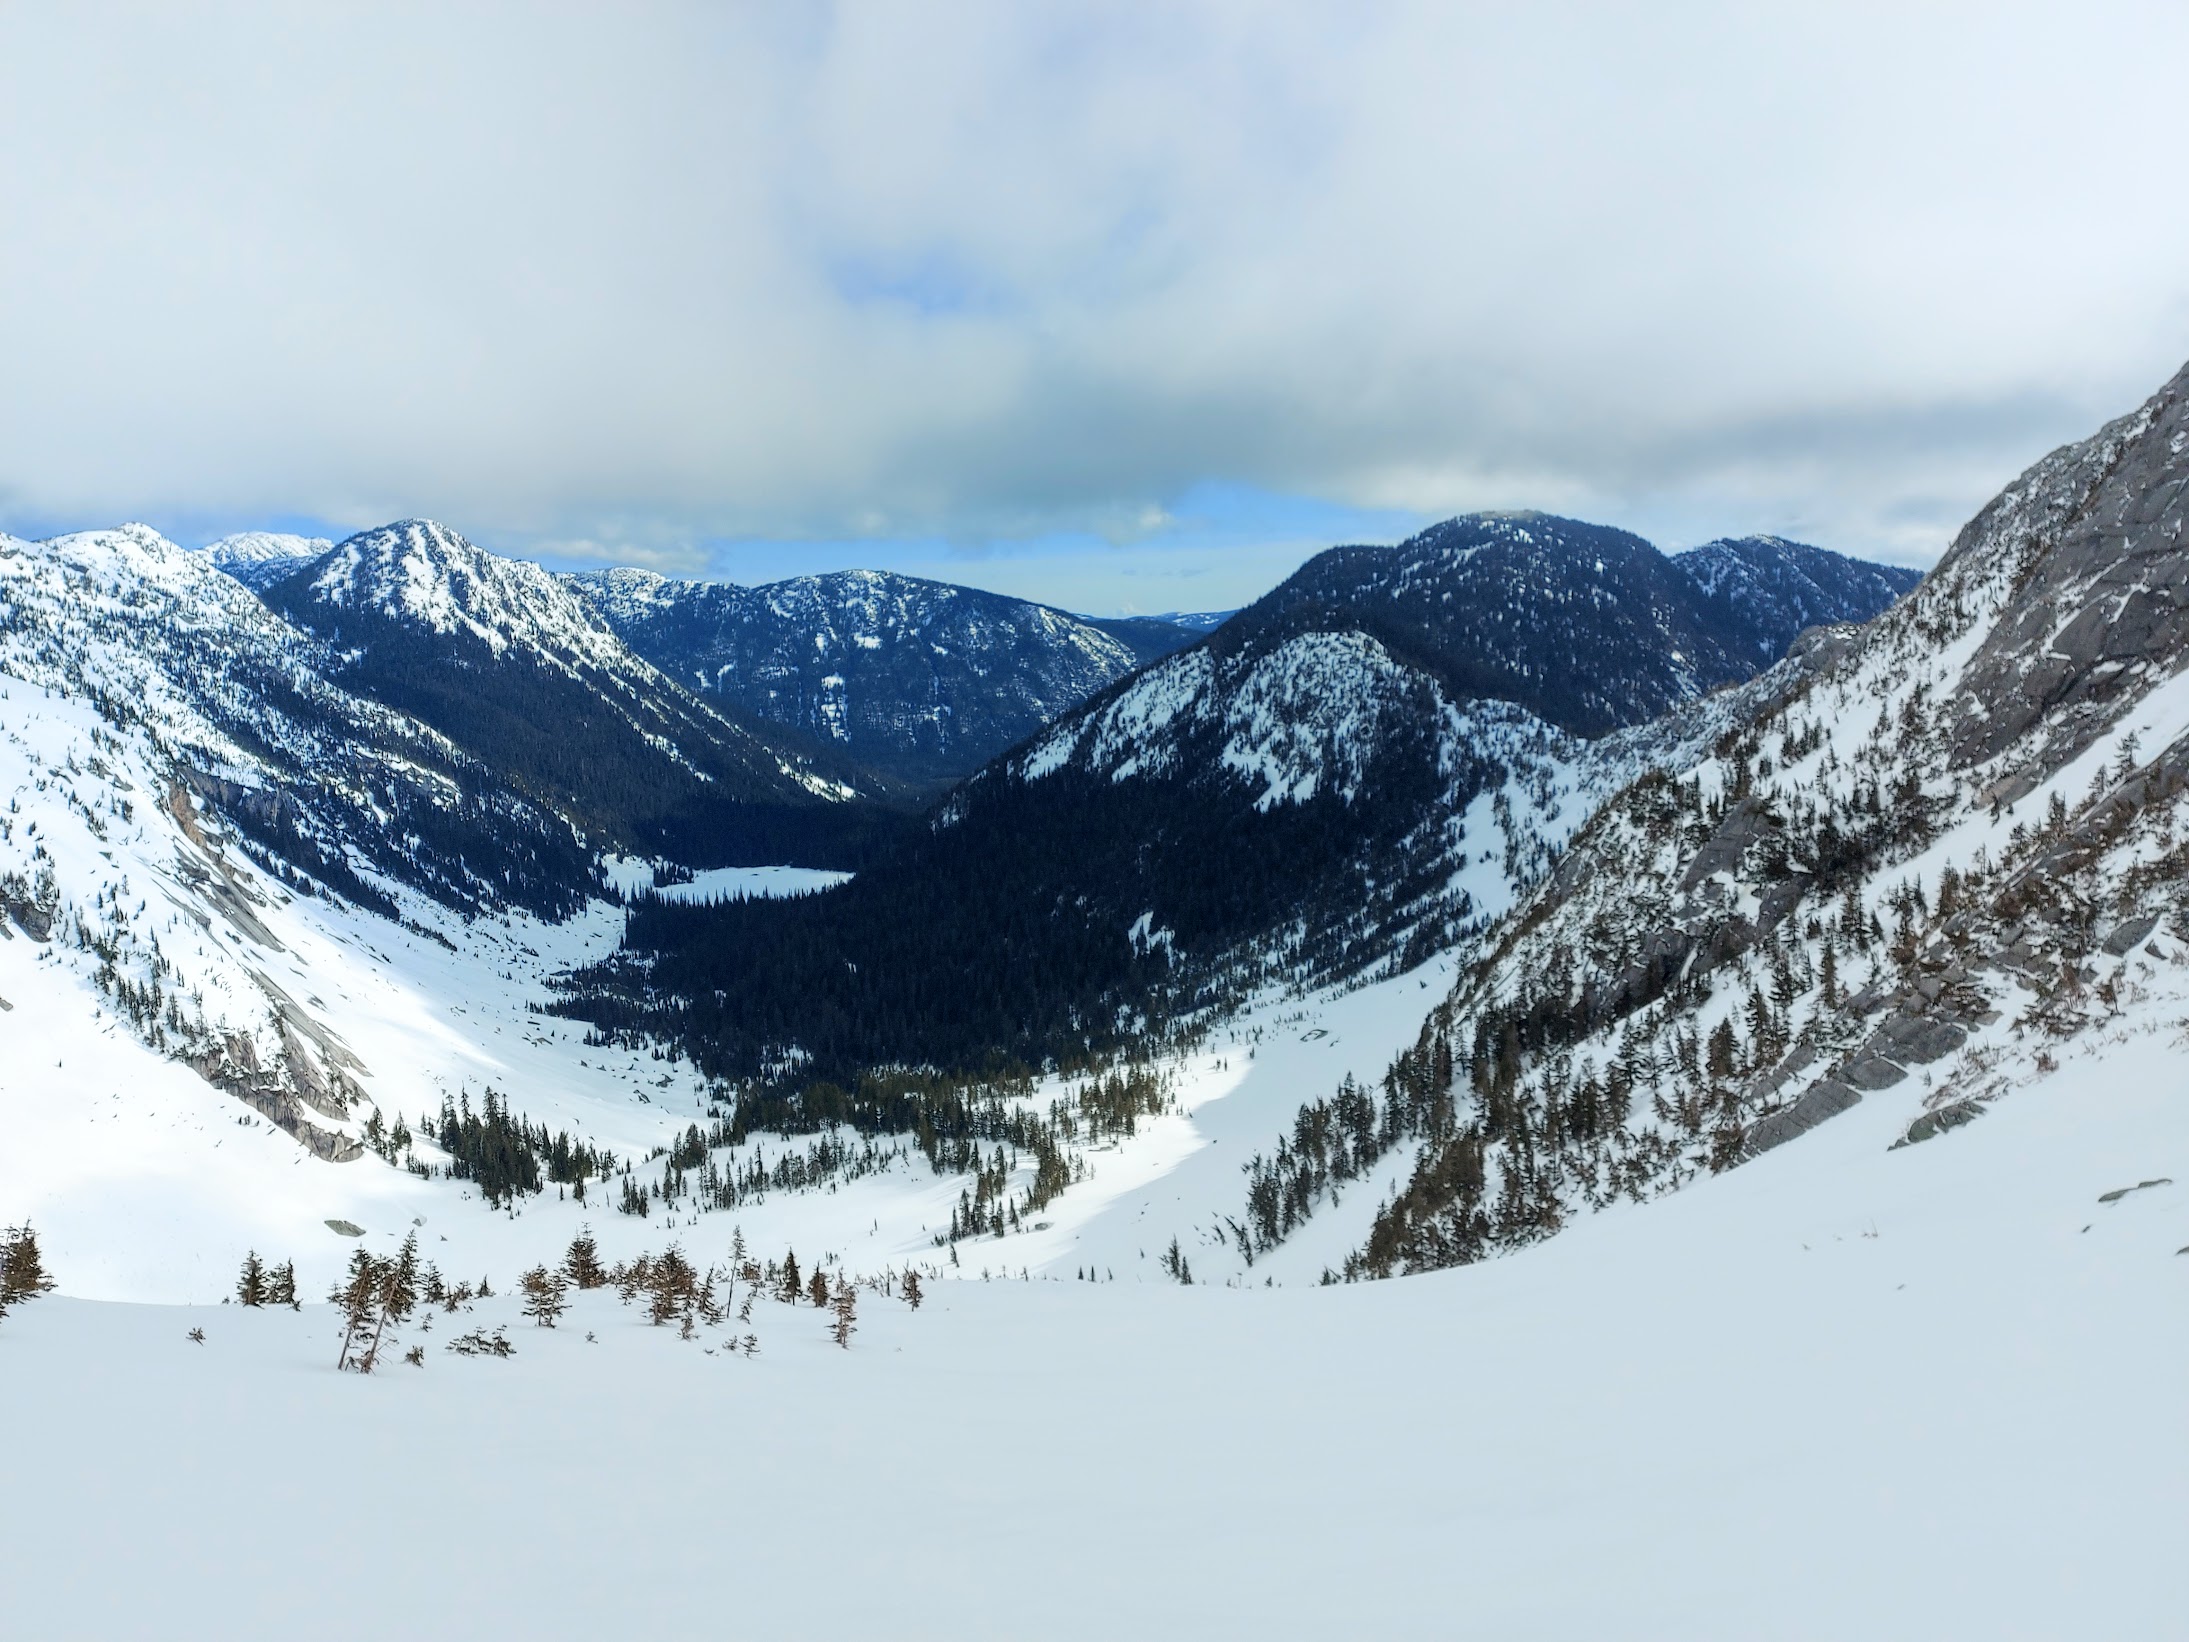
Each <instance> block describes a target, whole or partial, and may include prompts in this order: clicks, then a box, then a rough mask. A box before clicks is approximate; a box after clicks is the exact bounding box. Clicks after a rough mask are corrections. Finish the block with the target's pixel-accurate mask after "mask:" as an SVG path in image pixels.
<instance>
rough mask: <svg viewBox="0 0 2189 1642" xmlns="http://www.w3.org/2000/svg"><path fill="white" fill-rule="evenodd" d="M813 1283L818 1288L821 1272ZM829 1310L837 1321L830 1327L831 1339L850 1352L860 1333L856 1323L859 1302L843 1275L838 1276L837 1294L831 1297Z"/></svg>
mask: <svg viewBox="0 0 2189 1642" xmlns="http://www.w3.org/2000/svg"><path fill="white" fill-rule="evenodd" d="M813 1281H814V1283H815V1284H816V1285H817V1286H818V1285H819V1284H820V1282H821V1274H820V1273H819V1272H815V1273H814V1274H813ZM829 1310H830V1311H831V1312H832V1313H833V1314H834V1316H835V1321H834V1322H833V1323H832V1324H830V1326H829V1338H830V1339H832V1340H834V1341H835V1342H836V1343H837V1344H838V1345H840V1346H842V1347H843V1348H844V1349H845V1350H846V1351H849V1350H850V1349H851V1337H852V1335H854V1334H856V1333H857V1332H858V1325H857V1323H856V1322H855V1321H854V1319H855V1318H856V1317H857V1315H858V1301H857V1299H856V1298H855V1297H854V1295H853V1293H852V1288H851V1284H850V1283H849V1282H848V1281H846V1279H845V1278H844V1276H843V1275H842V1273H838V1274H837V1278H836V1292H835V1293H833V1294H831V1295H830V1296H829Z"/></svg>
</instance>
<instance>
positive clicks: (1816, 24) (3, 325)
mask: <svg viewBox="0 0 2189 1642" xmlns="http://www.w3.org/2000/svg"><path fill="white" fill-rule="evenodd" d="M2185 86H2189V6H2183V5H2182V4H2180V3H2179V0H2168V3H2164V4H2152V5H2129V4H2106V3H2095V0H2084V3H2081V4H2078V5H2075V6H2066V5H2047V6H2043V7H2027V6H2019V5H2012V4H2002V3H2000V0H1991V3H1988V4H1982V5H1966V6H1926V5H1922V4H1918V3H1913V0H1895V3H1893V4H1886V5H1877V6H1867V5H1862V4H1855V3H1851V0H1832V3H1831V4H1829V5H1817V6H1807V7H1791V6H1757V5H1754V4H1743V5H1729V6H1724V7H1710V6H1698V5H1681V4H1658V5H1651V6H1609V5H1605V6H1577V7H1569V6H1561V5H1556V4H1548V3H1544V0H1531V3H1527V4H1511V5H1498V6H1487V5H1485V6H1465V5H1460V4H1453V3H1449V0H1447V3H1443V4H1429V5H1423V6H1418V7H1417V6H1408V5H1377V4H1373V3H1366V0H1347V3H1345V4H1342V5H1335V6H1330V7H1316V6H1311V5H1306V4H1287V5H1281V6H1280V5H1271V4H1239V5H1195V4H1186V3H1182V0H1167V3H1165V4H1161V5H1149V6H1145V7H1140V6H1134V5H1129V4H1124V3H1121V0H1106V3H1103V4H1099V5H1093V6H1085V7H1077V6H1073V5H1070V4H1061V3H1057V0H1043V3H1040V4H1035V3H1031V0H1028V3H1024V4H1019V5H1011V6H1004V5H993V6H991V5H979V4H950V3H942V0H925V3H920V4H908V5H903V6H891V5H884V4H878V3H877V4H862V5H853V6H845V7H841V8H831V7H827V6H818V5H816V6H799V5H795V4H767V5H761V4H755V5H750V6H727V5H706V6H692V7H680V6H660V7H646V6H641V5H637V4H631V3H628V0H626V3H623V4H619V5H616V6H599V5H586V6H576V7H569V8H554V7H548V6H543V5H540V4H537V3H529V4H524V5H520V6H512V7H508V8H492V7H483V6H470V7H467V6H451V5H449V4H446V3H445V0H444V3H436V4H433V5H428V6H421V7H417V8H412V9H404V8H401V7H396V6H392V5H390V4H388V3H386V0H376V3H374V4H372V5H370V6H361V7H357V8H355V9H351V10H345V9H343V8H340V7H336V6H331V5H321V4H314V5H302V6H300V5H294V4H282V5H275V6H267V7H263V8H256V7H232V8H231V7H221V8H214V7H184V6H177V5H159V6H151V7H146V8H143V9H134V10H133V9H124V8H116V7H102V6H97V5H92V4H85V3H71V4H65V5H63V4H55V5H31V4H21V3H17V4H0V529H6V530H9V531H11V532H13V533H15V534H18V535H22V534H48V533H51V532H52V531H54V530H58V529H64V528H75V527H79V526H85V525H93V524H109V523H115V522H119V521H121V520H123V519H131V518H136V519H145V520H148V521H149V522H151V523H153V524H156V525H158V526H160V527H161V528H163V529H165V530H167V531H168V532H169V533H170V534H174V535H176V536H178V538H180V539H183V540H187V541H198V540H204V539H207V538H209V537H211V536H213V535H217V534H220V533H223V532H225V531H228V530H233V529H241V528H247V527H257V526H269V525H290V526H294V525H300V524H301V525H304V526H308V527H310V528H312V529H315V530H319V531H323V532H329V533H340V532H342V531H344V530H347V529H351V528H355V527H359V526H362V525H366V524H371V523H376V522H379V521H381V520H384V519H388V518H393V517H402V516H407V515H428V516H432V517H436V518H440V519H443V520H446V521H447V522H449V523H451V524H453V525H455V526H457V527H458V528H459V529H461V530H463V531H464V532H465V533H466V534H468V535H470V536H472V537H473V538H474V539H476V540H478V541H480V542H482V543H484V544H486V545H488V546H492V547H496V548H500V549H502V550H505V551H513V552H522V553H527V554H531V555H534V556H538V557H542V558H545V559H547V560H548V561H549V562H552V563H557V564H576V563H602V562H639V563H649V564H655V565H659V566H660V567H662V568H664V569H671V570H676V571H681V572H687V573H693V574H716V575H727V576H730V577H733V578H735V579H739V580H755V579H761V578H764V577H767V576H773V575H781V574H790V573H795V572H797V571H799V570H804V569H821V568H835V567H840V566H844V565H851V564H878V565H885V566H890V567H895V568H902V569H908V570H913V571H916V572H919V573H923V574H933V575H941V576H945V577H949V578H952V579H956V580H962V581H970V582H974V583H977V584H980V585H986V586H994V587H1000V588H1003V589H1005V590H1007V591H1011V592H1018V593H1027V594H1032V595H1035V596H1039V597H1046V598H1049V599H1052V600H1054V601H1056V602H1059V603H1063V604H1067V605H1072V606H1075V607H1078V608H1083V609H1092V610H1098V611H1110V610H1141V611H1153V610H1161V609H1167V608H1214V607H1222V606H1228V605H1231V604H1236V603H1238V602H1240V601H1241V600H1243V599H1245V598H1248V597H1251V596H1252V595H1253V594H1254V593H1256V592H1258V591H1260V590H1262V589H1263V588H1264V587H1266V586H1267V585H1268V584H1269V583H1270V582H1272V581H1274V580H1275V579H1276V578H1277V577H1279V576H1281V575H1282V574H1284V573H1285V572H1286V571H1287V570H1289V569H1290V568H1291V567H1292V566H1293V565H1294V564H1296V563H1297V562H1298V561H1299V560H1300V559H1301V558H1303V557H1304V556H1305V555H1306V554H1307V553H1308V552H1310V551H1312V550H1314V549H1315V548H1317V547H1320V546H1323V545H1327V544H1328V543H1330V542H1333V541H1343V540H1391V539H1395V538H1396V537H1397V536H1399V535H1401V534H1403V533H1404V532H1405V531H1407V530H1408V529H1410V528H1413V527H1414V526H1416V525H1418V524H1420V523H1423V522H1426V521H1428V520H1430V519H1433V518H1437V517H1441V516H1443V515H1445V514H1448V513H1452V512H1456V511H1460V510H1464V509H1469V508H1477V507H1515V506H1536V507H1543V508H1550V509H1556V510H1559V511H1563V512H1569V513H1574V514H1578V515H1581V516H1583V517H1587V518H1591V519H1596V520H1601V521H1604V522H1607V523H1614V524H1620V525H1625V526H1627V527H1629V528H1632V529H1635V530H1638V531H1641V532H1642V533H1643V534H1645V535H1647V536H1649V537H1651V538H1652V539H1653V540H1656V541H1658V542H1660V543H1662V544H1664V545H1666V546H1668V547H1677V546H1682V545H1688V544H1691V543H1693V542H1696V541H1701V540H1704V539H1707V538H1708V537H1711V536H1714V535H1720V534H1736V533H1743V532H1747V531H1753V530H1769V531H1776V532H1779V533H1782V534H1787V535H1794V536H1799V537H1802V538H1805V539H1808V540H1812V541H1816V542H1820V543H1822V544H1824V545H1826V546H1831V547H1838V548H1842V549H1845V550H1848V551H1853V552H1859V553H1864V554H1869V555H1873V556H1878V557H1887V558H1893V559H1897V560H1901V561H1904V562H1910V563H1924V562H1927V561H1928V560H1929V559H1930V558H1932V557H1934V556H1935V555H1936V553H1937V552H1938V551H1939V550H1940V549H1941V548H1942V547H1943V546H1944V544H1945V543H1946V542H1947V540H1948V539H1949V538H1950V537H1951V534H1952V532H1953V530H1954V528H1955V527H1956V526H1957V525H1958V524H1959V523H1960V521H1961V520H1963V519H1964V518H1966V517H1967V516H1968V515H1969V514H1970V513H1971V512H1973V511H1974V509H1975V508H1976V507H1977V506H1978V505H1979V504H1980V503H1981V502H1982V501H1983V500H1984V499H1985V498H1986V497H1988V496H1989V495H1990V494H1991V493H1992V492H1993V491H1995V490H1996V489H1997V488H1998V487H1999V486H2000V485H2001V484H2002V483H2003V482H2005V481H2006V480H2007V479H2009V478H2011V477H2012V475H2013V474H2014V473H2015V472H2017V471H2018V470H2019V469H2020V468H2022V467H2023V466H2025V465H2026V464H2027V463H2028V462H2030V461H2031V460H2033V459H2034V458H2035V457H2037V456H2038V455H2040V454H2042V453H2043V452H2044V451H2045V450H2046V449H2049V448H2050V447H2051V446H2053V445H2055V444H2057V443H2060V442H2062V441H2064V440H2067V439H2072V438H2077V437H2080V436H2082V435H2083V434H2085V433H2087V432H2088V431H2090V430H2091V429H2092V428H2093V427H2094V426H2095V425H2096V424H2097V422H2099V421H2100V420H2102V419H2104V418H2105V417H2107V416H2110V415H2113V414H2116V413H2118V412H2120V411H2122V410H2125V409H2127V408H2129V407H2130V406H2132V405H2133V404H2134V403H2136V402H2137V401H2139V400H2140V399H2141V398H2143V397H2144V396H2145V395H2146V394H2147V393H2149V392H2150V391H2151V390H2152V389H2153V388H2155V387H2156V386H2157V385H2158V384H2159V383H2160V382H2162V381H2163V380H2165V379H2166V378H2167V377H2168V376H2170V375H2171V374H2172V373H2173V372H2174V371H2175V370H2176V369H2177V368H2178V367H2179V366H2180V365H2181V363H2182V362H2183V360H2184V358H2185V357H2189V209H2185V208H2184V205H2183V198H2182V195H2181V193H2180V192H2179V190H2180V189H2181V187H2182V184H2181V181H2180V178H2181V174H2182V159H2183V152H2184V135H2183V133H2184V126H2183V123H2182V110H2183V107H2184V101H2183V99H2184V87H2185Z"/></svg>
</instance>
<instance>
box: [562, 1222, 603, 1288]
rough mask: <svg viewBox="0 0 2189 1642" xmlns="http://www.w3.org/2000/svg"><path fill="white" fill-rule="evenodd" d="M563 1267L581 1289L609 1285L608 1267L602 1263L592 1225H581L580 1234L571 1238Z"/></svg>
mask: <svg viewBox="0 0 2189 1642" xmlns="http://www.w3.org/2000/svg"><path fill="white" fill-rule="evenodd" d="M562 1269H563V1272H564V1274H565V1275H566V1276H568V1277H569V1279H570V1281H571V1282H573V1283H575V1284H577V1286H578V1287H579V1288H581V1289H597V1288H604V1287H606V1286H607V1282H608V1269H607V1268H606V1267H605V1266H603V1265H602V1264H601V1263H600V1248H599V1246H598V1245H597V1244H595V1243H594V1241H593V1228H592V1227H591V1226H584V1227H581V1228H580V1229H579V1231H578V1235H577V1236H575V1237H573V1238H571V1239H570V1250H569V1252H568V1253H567V1254H565V1255H564V1256H563V1261H562Z"/></svg>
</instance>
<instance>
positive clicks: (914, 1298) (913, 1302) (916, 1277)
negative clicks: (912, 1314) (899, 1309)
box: [904, 1271, 925, 1311]
mask: <svg viewBox="0 0 2189 1642" xmlns="http://www.w3.org/2000/svg"><path fill="white" fill-rule="evenodd" d="M904 1298H905V1304H906V1305H908V1306H910V1307H911V1308H912V1309H913V1310H914V1311H918V1310H919V1309H920V1301H921V1300H922V1299H924V1298H925V1296H924V1295H922V1294H921V1293H920V1274H919V1273H918V1272H916V1271H908V1272H906V1273H905V1274H904Z"/></svg>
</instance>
